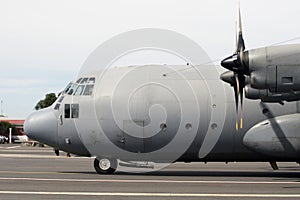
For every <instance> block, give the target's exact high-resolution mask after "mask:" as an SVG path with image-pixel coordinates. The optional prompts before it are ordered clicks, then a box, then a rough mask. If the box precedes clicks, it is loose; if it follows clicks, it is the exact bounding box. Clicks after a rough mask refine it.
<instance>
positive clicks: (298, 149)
mask: <svg viewBox="0 0 300 200" xmlns="http://www.w3.org/2000/svg"><path fill="white" fill-rule="evenodd" d="M299 121H300V114H299V113H297V114H291V115H284V116H280V117H275V118H271V119H268V120H265V121H263V122H261V123H259V124H257V125H255V126H254V127H252V128H251V129H250V130H249V131H248V132H247V133H246V135H245V136H244V139H243V144H244V145H245V146H246V147H248V148H249V149H251V150H253V151H255V152H258V153H261V154H265V155H268V156H273V157H274V158H281V159H282V160H288V159H298V160H300V134H299V130H300V123H299Z"/></svg>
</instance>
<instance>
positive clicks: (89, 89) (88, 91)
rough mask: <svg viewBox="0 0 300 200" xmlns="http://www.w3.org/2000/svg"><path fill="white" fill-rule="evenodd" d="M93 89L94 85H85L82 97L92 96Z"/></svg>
mask: <svg viewBox="0 0 300 200" xmlns="http://www.w3.org/2000/svg"><path fill="white" fill-rule="evenodd" d="M93 89H94V85H86V86H85V90H84V92H83V95H92V94H93Z"/></svg>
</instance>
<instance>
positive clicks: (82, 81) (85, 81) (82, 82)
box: [80, 78, 89, 84]
mask: <svg viewBox="0 0 300 200" xmlns="http://www.w3.org/2000/svg"><path fill="white" fill-rule="evenodd" d="M88 79H89V78H83V79H82V80H81V82H80V84H86V83H87V81H88Z"/></svg>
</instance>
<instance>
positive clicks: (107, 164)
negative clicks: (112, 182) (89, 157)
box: [94, 158, 118, 174]
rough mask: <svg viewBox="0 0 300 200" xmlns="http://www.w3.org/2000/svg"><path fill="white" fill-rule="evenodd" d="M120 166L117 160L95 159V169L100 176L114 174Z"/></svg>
mask: <svg viewBox="0 0 300 200" xmlns="http://www.w3.org/2000/svg"><path fill="white" fill-rule="evenodd" d="M117 166H118V161H117V159H114V158H95V160H94V168H95V170H96V172H97V173H98V174H113V173H114V172H115V171H116V169H117Z"/></svg>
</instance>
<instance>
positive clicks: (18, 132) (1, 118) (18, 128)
mask: <svg viewBox="0 0 300 200" xmlns="http://www.w3.org/2000/svg"><path fill="white" fill-rule="evenodd" d="M24 121H25V120H22V119H9V118H7V117H4V116H3V115H2V116H0V122H9V123H10V124H12V125H14V126H15V127H16V132H15V133H14V135H25V133H24V130H23V126H24ZM2 134H4V135H6V134H8V133H2Z"/></svg>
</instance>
